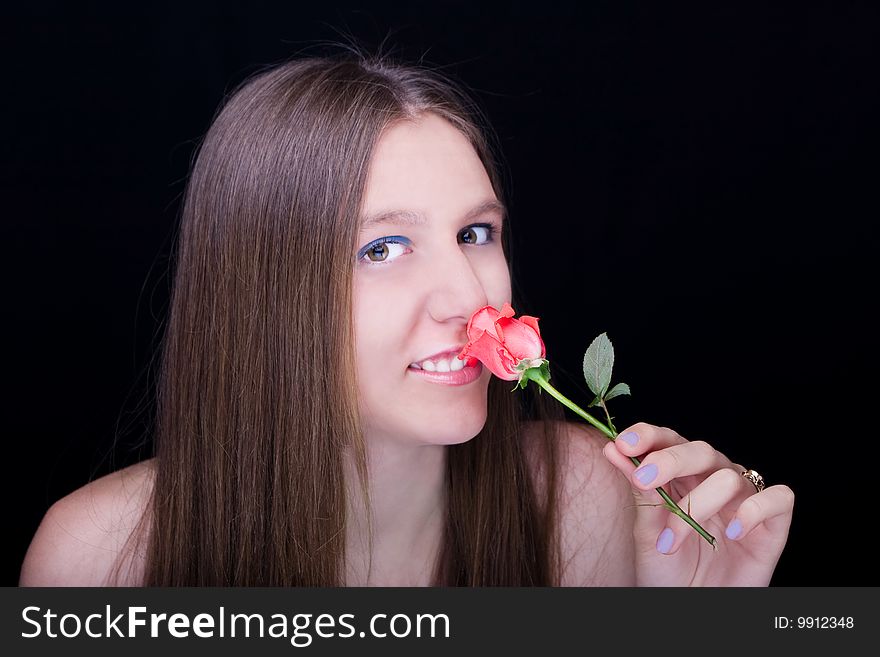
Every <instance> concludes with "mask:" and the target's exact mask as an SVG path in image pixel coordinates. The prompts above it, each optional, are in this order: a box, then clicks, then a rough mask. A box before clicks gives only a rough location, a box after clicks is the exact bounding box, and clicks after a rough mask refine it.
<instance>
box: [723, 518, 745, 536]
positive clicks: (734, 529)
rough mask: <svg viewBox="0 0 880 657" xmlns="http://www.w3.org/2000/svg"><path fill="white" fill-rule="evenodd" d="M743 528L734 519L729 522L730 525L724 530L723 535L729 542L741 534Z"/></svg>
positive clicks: (736, 519)
mask: <svg viewBox="0 0 880 657" xmlns="http://www.w3.org/2000/svg"><path fill="white" fill-rule="evenodd" d="M742 530H743V526H742V523H741V522H740V521H739V518H734V519H733V520H731V521H730V524H729V525H727V529H725V530H724V533H725V535H726V536H727V538H729V539H730V540H731V541H732V540H733V539H735V538H736V537H738V536H739V535H740V534H742Z"/></svg>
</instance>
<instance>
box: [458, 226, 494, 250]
mask: <svg viewBox="0 0 880 657" xmlns="http://www.w3.org/2000/svg"><path fill="white" fill-rule="evenodd" d="M480 231H482V233H483V234H484V235H485V239H484V240H483V241H482V242H477V241H476V240H477V236H478V235H480ZM497 232H498V230H497V228H496V227H495V225H493V224H474V225H473V226H468V227H467V228H465V229H464V230H463V231H462V232H461V235H462V236H463V237H465V238H466V239H465V244H477V245H478V246H479V245H482V244H487V243H489V242H491V241H493V240H494V238H495V234H496V233H497ZM471 235H473V236H474V237H470V236H471Z"/></svg>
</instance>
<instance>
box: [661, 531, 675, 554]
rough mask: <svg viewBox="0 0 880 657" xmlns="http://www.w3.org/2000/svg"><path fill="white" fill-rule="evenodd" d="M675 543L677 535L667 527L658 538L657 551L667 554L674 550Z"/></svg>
mask: <svg viewBox="0 0 880 657" xmlns="http://www.w3.org/2000/svg"><path fill="white" fill-rule="evenodd" d="M674 542H675V534H673V533H672V530H671V529H669V527H667V528H666V529H664V530H663V531H662V532H660V536H659V537H658V538H657V551H658V552H662V553H663V554H666V553H668V552H669V550H671V549H672V544H673V543H674Z"/></svg>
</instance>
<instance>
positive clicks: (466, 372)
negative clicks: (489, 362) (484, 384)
mask: <svg viewBox="0 0 880 657" xmlns="http://www.w3.org/2000/svg"><path fill="white" fill-rule="evenodd" d="M406 371H407V372H410V373H411V374H413V375H415V376H420V377H422V378H424V379H427V380H428V381H430V382H431V383H439V384H440V385H446V386H464V385H467V384H468V383H473V382H474V381H476V380H477V379H479V378H480V375H481V374H482V373H483V364H482V363H481V362H480V361H477V362H476V364H475V365H465V366H464V367H463V368H461V369H460V370H458V371H457V372H429V371H428V370H417V369H414V368H412V367H407V368H406Z"/></svg>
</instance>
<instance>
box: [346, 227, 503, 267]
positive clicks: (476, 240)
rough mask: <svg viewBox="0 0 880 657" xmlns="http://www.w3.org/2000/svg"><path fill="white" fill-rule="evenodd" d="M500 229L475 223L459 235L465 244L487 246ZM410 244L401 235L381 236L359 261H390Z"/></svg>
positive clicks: (366, 249) (360, 255) (370, 263)
mask: <svg viewBox="0 0 880 657" xmlns="http://www.w3.org/2000/svg"><path fill="white" fill-rule="evenodd" d="M500 230H501V229H500V228H499V227H498V226H496V225H495V224H489V223H486V224H473V225H471V226H468V227H467V228H465V229H464V230H463V231H461V232H460V233H459V236H460V237H461V241H462V242H464V243H465V244H470V245H472V246H485V245H487V244H490V243H492V242H494V241H495V237H496V235H498V233H499V232H500ZM481 238H482V241H481ZM410 246H412V242H410V241H409V240H408V239H407V238H405V237H403V236H401V235H393V236H390V237H380V238H379V239H377V240H375V241H373V242H370V243H369V244H367V245H366V246H365V247H364V248H363V249H361V250H360V251H359V252H358V262H362V263H364V264H366V265H367V266H375V265H382V264H385V263H390V262H392V261H393V260H396V259H397V256H400V255H403V254H404V253H406V249H407V248H408V247H410ZM394 251H397V254H396V255H395V256H394V257H391V256H392V254H393V253H394Z"/></svg>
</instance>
